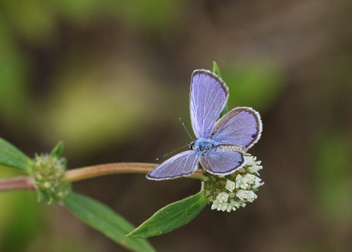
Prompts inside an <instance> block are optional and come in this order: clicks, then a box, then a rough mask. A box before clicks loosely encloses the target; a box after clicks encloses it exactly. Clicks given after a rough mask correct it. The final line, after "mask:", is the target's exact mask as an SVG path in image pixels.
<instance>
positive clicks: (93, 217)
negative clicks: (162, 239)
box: [63, 193, 155, 252]
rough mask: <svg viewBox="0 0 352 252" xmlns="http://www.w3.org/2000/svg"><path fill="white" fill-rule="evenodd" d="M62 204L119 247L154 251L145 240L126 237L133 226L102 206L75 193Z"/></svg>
mask: <svg viewBox="0 0 352 252" xmlns="http://www.w3.org/2000/svg"><path fill="white" fill-rule="evenodd" d="M63 203H64V205H65V206H66V207H67V208H68V209H69V210H71V211H72V212H73V214H75V215H76V216H77V217H78V218H79V219H81V220H82V221H84V222H85V223H87V224H88V225H90V226H92V227H93V228H95V229H97V230H99V231H101V232H102V233H104V234H105V235H106V236H108V237H109V238H111V239H112V240H114V241H115V242H117V243H119V244H120V245H121V246H124V247H126V248H128V249H130V250H133V251H143V252H144V251H155V250H154V248H153V247H152V246H151V245H150V244H149V243H148V241H146V240H140V239H131V238H128V237H126V234H128V233H129V232H131V231H132V230H133V229H134V226H133V225H132V224H130V223H129V222H128V221H126V220H125V219H124V218H122V217H121V216H119V215H118V214H116V213H115V212H114V211H113V210H112V209H110V208H108V207H107V206H105V205H104V204H102V203H100V202H98V201H96V200H93V199H91V198H88V197H86V196H83V195H80V194H77V193H70V194H69V195H68V196H67V197H65V198H64V199H63Z"/></svg>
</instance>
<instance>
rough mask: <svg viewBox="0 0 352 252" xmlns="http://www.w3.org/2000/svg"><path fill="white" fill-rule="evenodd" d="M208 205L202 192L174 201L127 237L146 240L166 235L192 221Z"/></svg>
mask: <svg viewBox="0 0 352 252" xmlns="http://www.w3.org/2000/svg"><path fill="white" fill-rule="evenodd" d="M207 203H208V199H207V198H206V197H205V195H204V192H203V191H200V192H199V193H197V194H195V195H193V196H190V197H188V198H185V199H183V200H180V201H176V202H174V203H172V204H170V205H167V206H166V207H164V208H162V209H160V210H159V211H157V212H156V213H155V214H154V215H153V216H152V217H150V218H149V219H148V220H146V221H145V222H143V223H142V224H141V225H140V226H139V227H137V228H136V229H135V230H133V231H132V232H131V233H130V234H128V237H133V238H148V237H151V236H156V235H162V234H165V233H168V232H170V231H172V230H174V229H176V228H178V227H181V226H183V225H185V224H187V223H188V222H190V221H191V220H192V219H194V218H195V217H196V216H197V215H198V214H199V213H200V211H202V209H203V208H204V207H205V205H206V204H207Z"/></svg>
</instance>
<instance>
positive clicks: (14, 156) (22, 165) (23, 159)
mask: <svg viewBox="0 0 352 252" xmlns="http://www.w3.org/2000/svg"><path fill="white" fill-rule="evenodd" d="M0 165H2V166H6V167H12V168H15V169H18V170H21V171H24V172H30V171H31V167H32V165H33V161H32V160H31V159H30V158H29V157H27V156H26V155H25V154H23V153H22V152H21V151H20V150H19V149H17V148H16V147H15V146H13V145H12V144H10V143H9V142H7V141H5V140H4V139H2V138H0Z"/></svg>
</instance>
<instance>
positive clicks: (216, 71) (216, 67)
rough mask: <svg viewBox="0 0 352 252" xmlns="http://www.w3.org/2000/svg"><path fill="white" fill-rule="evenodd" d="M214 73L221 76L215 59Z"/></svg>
mask: <svg viewBox="0 0 352 252" xmlns="http://www.w3.org/2000/svg"><path fill="white" fill-rule="evenodd" d="M213 73H214V74H216V75H217V76H219V77H220V78H221V73H220V69H219V66H218V64H217V63H216V62H215V61H213Z"/></svg>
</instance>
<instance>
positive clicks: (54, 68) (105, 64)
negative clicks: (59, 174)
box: [0, 0, 352, 252]
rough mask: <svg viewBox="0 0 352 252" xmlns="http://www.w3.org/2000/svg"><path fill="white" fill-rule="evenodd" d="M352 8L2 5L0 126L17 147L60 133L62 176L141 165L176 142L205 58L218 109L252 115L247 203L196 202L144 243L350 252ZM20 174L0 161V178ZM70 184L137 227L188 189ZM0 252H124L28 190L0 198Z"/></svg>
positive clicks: (336, 4) (36, 0) (31, 146)
mask: <svg viewBox="0 0 352 252" xmlns="http://www.w3.org/2000/svg"><path fill="white" fill-rule="evenodd" d="M351 24H352V4H351V2H350V1H346V0H338V1H328V0H297V1H277V0H267V1H264V0H252V1H226V0H221V1H209V0H208V1H201V0H198V1H185V0H184V1H177V0H164V1H161V0H152V1H143V0H130V1H116V0H87V1H84V0H72V1H71V0H63V1H58V0H53V1H44V0H32V1H6V0H2V1H0V135H1V137H3V138H5V139H6V140H8V141H10V142H11V143H13V144H14V145H16V146H17V147H18V148H19V149H21V150H22V151H23V152H25V153H26V154H27V155H29V156H31V157H33V156H34V153H41V152H49V151H50V150H51V149H52V148H53V147H54V146H55V144H56V143H57V142H58V141H59V140H63V141H64V143H65V151H64V155H65V156H66V158H67V159H68V167H69V168H70V169H72V168H77V167H83V166H89V165H94V164H102V163H110V162H148V163H155V162H156V161H155V158H156V157H158V156H161V155H163V154H165V153H168V152H169V151H172V150H174V149H176V148H178V147H180V146H182V145H184V144H185V143H186V142H187V141H189V138H188V135H187V134H186V132H185V131H184V129H183V127H182V126H181V124H180V123H179V120H178V118H179V117H182V118H183V120H184V121H185V124H186V125H187V126H188V128H189V129H191V126H190V119H189V110H188V109H189V108H188V106H189V103H188V95H189V94H188V93H189V82H190V76H191V73H192V71H193V70H194V69H199V68H205V69H210V70H211V69H212V62H213V60H215V61H216V62H217V63H218V65H219V67H220V70H221V72H222V77H223V79H224V80H225V81H226V83H227V84H228V86H229V87H230V100H229V104H228V105H229V108H233V107H235V106H251V107H253V108H255V109H256V110H258V111H259V112H260V113H261V115H262V118H263V123H264V132H263V136H262V139H261V140H260V141H259V142H258V143H257V144H256V145H255V146H254V147H253V148H252V149H251V150H250V153H251V154H253V155H255V156H257V157H258V159H259V160H262V164H263V166H264V169H263V170H262V171H261V178H262V179H263V180H264V181H265V185H264V186H263V187H261V188H260V190H259V191H258V193H257V194H258V196H259V197H258V199H257V200H256V201H255V202H254V203H251V204H248V205H247V206H246V207H245V208H242V209H240V210H238V211H236V212H232V213H230V214H229V213H222V212H217V211H211V210H210V207H206V208H205V209H204V210H203V211H202V212H201V213H200V214H199V215H198V216H197V217H196V218H195V219H194V220H193V221H192V222H190V223H189V224H187V225H186V226H184V227H181V228H179V229H177V230H175V231H173V232H171V233H169V234H166V235H163V236H159V237H154V238H151V239H150V242H151V243H152V244H153V245H154V246H155V248H156V249H157V250H158V251H303V252H306V251H351V250H352V239H351V237H352V195H351V192H352V170H351V165H352V161H351V154H352V142H351V139H352V135H351V134H352V131H351V128H352V98H351V97H352V71H351V69H352V25H351ZM15 175H18V173H16V172H15V171H14V170H11V169H8V170H7V169H1V170H0V176H1V177H9V176H15ZM73 187H74V190H75V191H77V192H80V193H82V194H85V195H88V196H91V197H93V198H95V199H98V200H100V201H101V202H103V203H105V204H107V205H108V206H110V207H111V208H113V209H114V210H115V211H116V212H118V213H120V214H121V215H123V216H124V217H125V218H127V219H128V220H129V221H131V222H132V223H133V224H134V225H136V226H137V225H139V224H140V223H142V222H143V221H144V220H145V219H147V218H148V217H150V216H151V215H152V214H153V213H154V212H155V211H156V210H158V209H159V208H161V207H163V206H165V205H167V204H169V203H171V202H174V201H176V200H179V199H182V198H184V197H187V196H189V195H192V194H195V193H196V192H198V190H199V188H200V182H199V181H197V180H193V179H187V178H182V179H177V180H174V181H166V182H155V181H148V180H147V179H145V176H144V175H141V174H126V175H110V176H104V177H99V178H95V179H89V180H85V181H81V182H76V183H74V185H73ZM0 251H2V252H8V251H11V252H13V251H25V252H32V251H33V252H34V251H36V252H37V251H49V252H52V251H53V252H61V251H67V252H70V251H74V252H76V251H78V252H80V251H84V252H86V251H88V252H95V251H107V252H109V251H126V250H125V249H123V248H122V247H120V246H119V245H117V244H115V243H114V242H112V241H111V240H109V239H108V238H106V237H105V236H104V235H102V234H101V233H98V232H96V231H95V230H93V229H92V228H90V227H88V226H87V225H85V224H84V223H82V222H80V221H79V220H78V219H76V218H75V217H74V216H73V215H72V214H71V213H70V212H68V211H67V210H66V209H65V208H63V207H61V206H59V205H54V206H47V205H46V204H38V203H36V195H35V192H7V193H1V194H0Z"/></svg>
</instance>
